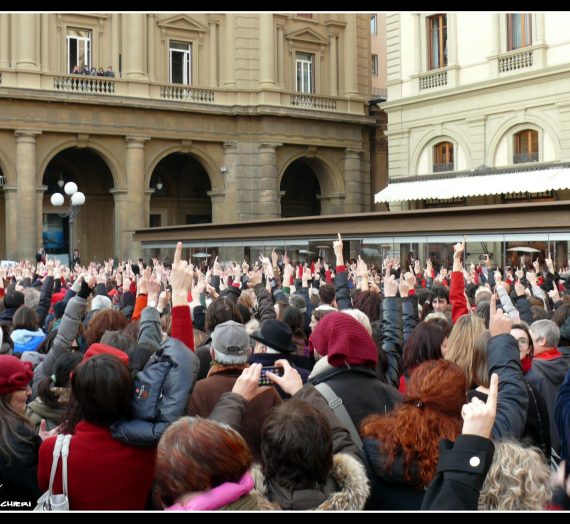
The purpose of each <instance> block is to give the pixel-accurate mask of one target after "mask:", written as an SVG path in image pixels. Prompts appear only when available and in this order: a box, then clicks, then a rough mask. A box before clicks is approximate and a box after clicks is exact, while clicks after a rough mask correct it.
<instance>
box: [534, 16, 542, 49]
mask: <svg viewBox="0 0 570 524" xmlns="http://www.w3.org/2000/svg"><path fill="white" fill-rule="evenodd" d="M535 16H536V44H537V45H541V44H544V13H536V15H535Z"/></svg>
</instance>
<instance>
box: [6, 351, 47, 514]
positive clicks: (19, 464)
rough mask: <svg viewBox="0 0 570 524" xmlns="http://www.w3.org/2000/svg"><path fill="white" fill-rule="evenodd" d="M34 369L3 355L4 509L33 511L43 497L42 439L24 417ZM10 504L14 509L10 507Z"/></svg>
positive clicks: (27, 364) (27, 363)
mask: <svg viewBox="0 0 570 524" xmlns="http://www.w3.org/2000/svg"><path fill="white" fill-rule="evenodd" d="M32 377H33V371H32V365H31V363H29V362H22V361H20V359H18V358H16V357H14V356H12V355H0V503H1V504H2V506H1V507H2V509H10V510H13V509H23V510H26V509H27V510H31V509H32V508H33V507H34V506H35V504H36V501H37V500H38V498H39V497H40V495H41V494H42V493H41V491H40V489H39V488H38V481H37V465H38V450H39V447H40V444H41V442H42V441H41V438H40V437H39V436H37V435H35V434H34V429H33V426H32V424H31V423H30V421H29V420H28V418H27V417H26V415H25V412H26V401H27V399H28V397H29V396H30V395H31V393H32V390H31V388H30V386H29V384H30V382H31V380H32ZM7 504H11V505H7Z"/></svg>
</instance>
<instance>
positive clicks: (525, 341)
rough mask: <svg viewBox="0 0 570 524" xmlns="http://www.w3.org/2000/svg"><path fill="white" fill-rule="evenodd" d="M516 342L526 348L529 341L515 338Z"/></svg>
mask: <svg viewBox="0 0 570 524" xmlns="http://www.w3.org/2000/svg"><path fill="white" fill-rule="evenodd" d="M517 342H518V343H519V346H528V345H529V341H528V339H526V338H517Z"/></svg>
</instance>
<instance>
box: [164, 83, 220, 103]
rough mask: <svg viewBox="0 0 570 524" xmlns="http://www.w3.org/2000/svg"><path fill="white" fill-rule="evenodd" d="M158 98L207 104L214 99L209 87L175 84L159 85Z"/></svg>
mask: <svg viewBox="0 0 570 524" xmlns="http://www.w3.org/2000/svg"><path fill="white" fill-rule="evenodd" d="M160 98H162V99H164V100H178V101H182V102H202V103H207V104H213V103H214V101H215V96H214V91H213V90H211V89H199V88H195V87H183V86H176V85H163V86H161V87H160Z"/></svg>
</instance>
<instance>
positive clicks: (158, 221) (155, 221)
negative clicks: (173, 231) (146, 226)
mask: <svg viewBox="0 0 570 524" xmlns="http://www.w3.org/2000/svg"><path fill="white" fill-rule="evenodd" d="M160 226H162V215H150V227H160Z"/></svg>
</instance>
